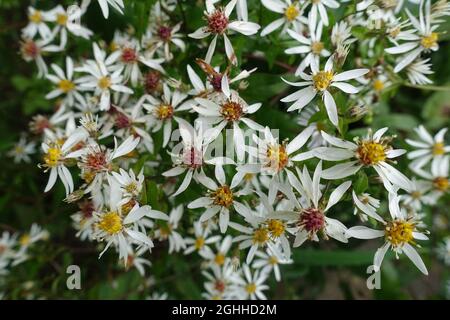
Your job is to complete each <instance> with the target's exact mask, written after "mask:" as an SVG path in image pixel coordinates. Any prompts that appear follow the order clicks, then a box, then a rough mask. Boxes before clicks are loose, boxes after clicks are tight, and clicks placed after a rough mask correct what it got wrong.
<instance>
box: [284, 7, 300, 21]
mask: <svg viewBox="0 0 450 320" xmlns="http://www.w3.org/2000/svg"><path fill="white" fill-rule="evenodd" d="M299 14H300V11H299V10H298V8H297V7H296V6H295V5H294V4H291V5H290V6H289V7H287V8H286V10H285V11H284V16H285V17H286V20H288V21H294V20H295V19H296V18H297V17H298V15H299Z"/></svg>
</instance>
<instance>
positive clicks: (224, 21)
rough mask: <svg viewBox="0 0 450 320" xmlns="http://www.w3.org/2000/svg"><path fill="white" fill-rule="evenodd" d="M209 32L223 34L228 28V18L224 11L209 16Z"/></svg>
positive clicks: (217, 11)
mask: <svg viewBox="0 0 450 320" xmlns="http://www.w3.org/2000/svg"><path fill="white" fill-rule="evenodd" d="M207 20H208V31H209V32H211V33H216V34H223V33H224V32H225V30H226V29H227V26H228V18H227V17H226V15H225V13H224V12H223V11H222V10H216V11H214V12H213V13H212V14H210V15H209V16H207Z"/></svg>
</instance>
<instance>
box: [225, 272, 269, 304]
mask: <svg viewBox="0 0 450 320" xmlns="http://www.w3.org/2000/svg"><path fill="white" fill-rule="evenodd" d="M242 271H243V276H242V275H240V274H237V275H234V276H233V279H232V281H233V285H232V289H231V290H232V291H233V292H234V294H235V295H236V296H237V297H239V299H243V300H247V299H250V300H257V299H259V300H267V298H266V296H265V295H264V293H263V291H264V290H267V289H269V286H268V285H266V284H265V282H266V280H267V274H266V273H264V272H261V270H255V271H254V272H253V274H252V272H251V271H250V267H249V266H248V265H247V264H244V265H243V267H242Z"/></svg>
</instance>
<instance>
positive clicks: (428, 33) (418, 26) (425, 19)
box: [385, 0, 439, 73]
mask: <svg viewBox="0 0 450 320" xmlns="http://www.w3.org/2000/svg"><path fill="white" fill-rule="evenodd" d="M424 5H425V10H424V8H423V7H424ZM430 6H431V2H430V0H422V1H421V2H420V10H419V13H420V18H419V20H417V18H416V17H414V16H413V15H412V14H411V12H410V11H409V10H408V9H406V13H407V14H408V17H409V20H410V21H411V23H412V25H413V27H414V28H415V32H416V33H417V34H410V35H409V37H408V39H405V40H406V42H404V43H403V44H396V46H395V47H392V48H387V49H385V51H386V52H387V53H389V54H404V56H402V58H401V59H400V61H399V62H398V63H397V65H396V66H395V68H394V72H396V73H397V72H400V71H401V70H403V69H404V68H405V67H406V66H408V65H409V64H410V63H411V62H413V61H414V60H415V59H416V58H417V57H419V55H420V54H421V53H422V52H429V51H437V50H438V49H439V45H438V40H439V33H437V32H435V31H436V29H437V28H438V27H439V25H432V24H431V21H430V20H431V16H430V10H431V9H430Z"/></svg>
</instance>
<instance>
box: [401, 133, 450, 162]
mask: <svg viewBox="0 0 450 320" xmlns="http://www.w3.org/2000/svg"><path fill="white" fill-rule="evenodd" d="M447 130H448V128H442V129H441V130H439V132H438V133H436V135H435V136H434V137H432V136H431V135H430V133H428V131H427V130H426V129H425V127H424V126H422V125H420V126H419V127H417V128H415V129H414V131H415V132H416V133H417V135H418V136H419V139H420V140H411V139H406V142H407V143H408V144H409V145H411V146H412V147H414V148H417V150H414V151H411V152H408V154H407V157H408V159H413V160H414V161H412V162H411V164H410V166H411V167H413V168H418V169H420V168H422V167H423V166H424V165H426V164H427V163H429V162H430V161H435V159H440V158H442V157H444V155H445V154H447V153H449V152H450V146H446V145H445V134H446V133H447Z"/></svg>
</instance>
